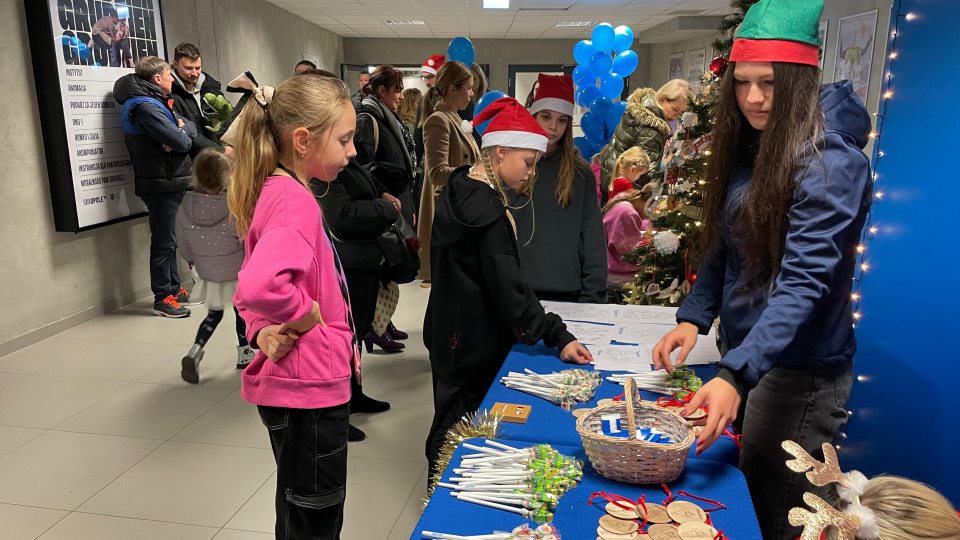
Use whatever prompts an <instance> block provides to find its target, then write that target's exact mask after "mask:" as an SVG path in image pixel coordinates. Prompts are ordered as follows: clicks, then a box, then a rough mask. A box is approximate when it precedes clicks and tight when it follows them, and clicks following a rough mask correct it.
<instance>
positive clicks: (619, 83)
mask: <svg viewBox="0 0 960 540" xmlns="http://www.w3.org/2000/svg"><path fill="white" fill-rule="evenodd" d="M600 93H601V94H603V95H604V96H605V97H606V98H607V99H610V100H611V101H612V100H614V99H620V94H622V93H623V77H621V76H620V75H618V74H617V73H607V74H606V75H603V76H601V77H600Z"/></svg>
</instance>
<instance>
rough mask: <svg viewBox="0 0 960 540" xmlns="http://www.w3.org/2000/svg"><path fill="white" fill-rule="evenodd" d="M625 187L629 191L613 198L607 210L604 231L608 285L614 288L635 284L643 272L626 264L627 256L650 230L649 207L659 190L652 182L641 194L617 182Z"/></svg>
mask: <svg viewBox="0 0 960 540" xmlns="http://www.w3.org/2000/svg"><path fill="white" fill-rule="evenodd" d="M621 183H622V184H623V186H622V187H625V188H626V189H624V190H623V191H620V192H619V193H617V194H616V195H611V197H610V202H608V203H607V204H606V206H604V207H603V230H604V232H606V234H607V270H608V273H607V285H608V286H610V287H622V286H624V285H626V284H627V283H631V282H633V281H634V278H635V276H636V275H637V272H639V271H640V270H642V267H641V266H640V265H636V264H630V263H628V262H626V261H624V260H623V256H624V255H625V254H626V253H628V252H629V251H630V250H632V249H633V248H635V247H637V245H638V244H639V243H640V241H641V240H643V238H644V232H645V231H646V230H647V229H648V228H649V227H650V218H649V217H648V216H647V204H648V203H649V202H650V199H651V197H652V196H653V191H654V189H655V188H656V186H657V185H656V183H654V182H650V183H648V184H647V185H645V186H643V189H639V190H637V189H632V187H633V186H632V185H631V184H630V183H628V182H626V181H624V180H621V179H618V180H617V181H616V182H615V184H621ZM615 187H621V186H615Z"/></svg>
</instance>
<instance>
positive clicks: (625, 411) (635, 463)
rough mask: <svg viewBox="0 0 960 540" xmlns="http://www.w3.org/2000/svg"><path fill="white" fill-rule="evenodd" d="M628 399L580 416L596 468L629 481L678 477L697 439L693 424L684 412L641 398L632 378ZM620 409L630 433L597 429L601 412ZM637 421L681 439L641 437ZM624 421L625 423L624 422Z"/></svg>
mask: <svg viewBox="0 0 960 540" xmlns="http://www.w3.org/2000/svg"><path fill="white" fill-rule="evenodd" d="M624 387H625V389H626V392H625V395H624V398H625V399H624V401H618V402H615V403H613V404H610V405H606V406H604V407H599V408H596V409H594V410H592V411H590V412H588V413H586V414H584V415H583V416H581V417H580V418H579V419H577V431H578V432H579V433H580V438H581V439H582V440H583V449H584V450H586V453H587V457H588V458H590V463H591V464H592V465H593V468H594V469H596V471H597V472H598V473H600V474H602V475H603V476H605V477H607V478H609V479H611V480H616V481H618V482H626V483H628V484H659V483H663V482H670V481H673V480H676V479H677V477H678V476H680V473H682V472H683V468H684V467H685V466H686V464H687V454H688V452H689V451H690V445H692V444H693V441H694V439H695V437H694V434H693V428H691V427H690V425H689V424H688V423H687V421H686V420H684V419H683V418H681V417H680V415H678V414H676V413H674V412H671V411H667V410H665V409H663V408H662V407H659V406H657V405H654V404H652V403H646V402H644V401H642V399H641V398H640V393H639V392H638V391H637V383H636V381H634V380H633V379H632V378H629V379H627V382H626V384H625V385H624ZM613 413H617V414H619V415H620V421H621V422H622V423H624V421H626V422H625V423H626V425H627V426H628V429H629V432H628V433H629V437H628V438H626V439H624V438H622V437H610V436H608V435H602V434H599V433H597V431H599V430H600V428H601V420H600V416H601V415H604V414H613ZM637 424H640V425H641V426H643V427H651V428H656V429H657V430H659V431H661V432H662V433H664V434H666V435H669V436H670V439H671V440H673V441H677V442H675V443H672V444H661V443H651V442H646V441H641V440H637V438H636V433H637ZM621 425H622V424H621Z"/></svg>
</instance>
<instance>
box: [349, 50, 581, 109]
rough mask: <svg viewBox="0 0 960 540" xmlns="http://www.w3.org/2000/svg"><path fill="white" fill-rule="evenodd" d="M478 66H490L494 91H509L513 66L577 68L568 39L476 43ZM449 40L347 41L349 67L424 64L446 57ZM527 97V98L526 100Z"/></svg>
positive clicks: (491, 85)
mask: <svg viewBox="0 0 960 540" xmlns="http://www.w3.org/2000/svg"><path fill="white" fill-rule="evenodd" d="M472 41H473V47H474V49H475V50H476V59H475V62H477V63H478V64H490V88H491V89H493V90H501V91H504V92H506V91H507V81H508V79H509V66H510V65H511V64H576V61H575V60H574V59H573V46H574V45H576V44H577V41H578V40H565V39H545V40H526V39H475V40H472ZM449 44H450V40H449V39H372V38H345V39H344V40H343V62H344V63H346V64H367V63H372V64H416V65H420V64H423V62H424V60H426V59H427V58H429V57H430V56H431V55H434V54H445V53H446V51H447V45H449ZM524 97H526V96H524Z"/></svg>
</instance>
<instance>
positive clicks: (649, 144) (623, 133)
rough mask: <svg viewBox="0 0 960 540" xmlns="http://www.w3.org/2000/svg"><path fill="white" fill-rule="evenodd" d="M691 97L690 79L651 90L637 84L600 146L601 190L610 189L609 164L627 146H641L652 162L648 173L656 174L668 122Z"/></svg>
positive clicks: (677, 115) (655, 175)
mask: <svg viewBox="0 0 960 540" xmlns="http://www.w3.org/2000/svg"><path fill="white" fill-rule="evenodd" d="M692 97H693V91H692V90H691V89H690V83H688V82H687V81H685V80H683V79H673V80H671V81H668V82H667V84H665V85H663V86H661V87H660V90H657V91H656V92H654V91H653V90H652V89H650V88H639V89H637V90H635V91H634V92H633V93H632V94H630V97H629V98H628V99H627V110H626V111H625V112H624V113H623V116H622V117H621V118H620V124H619V125H618V126H617V129H616V130H615V131H614V132H613V137H612V138H611V139H610V144H608V145H607V146H605V147H604V148H603V152H602V159H603V163H602V164H601V166H602V169H601V172H600V184H601V187H602V188H603V191H604V192H606V191H607V190H608V189H610V183H611V182H613V181H614V180H616V178H617V177H616V176H613V174H612V173H613V166H614V163H615V162H616V160H617V157H618V156H620V155H621V154H623V153H624V152H625V151H626V150H627V149H628V148H630V147H631V146H639V147H641V148H643V149H644V150H645V151H646V152H647V155H648V156H649V157H650V162H651V163H653V164H655V165H654V166H653V167H652V168H651V176H652V177H653V179H657V178H659V176H660V158H661V157H662V156H663V147H664V145H665V144H666V143H667V138H668V137H670V124H669V122H671V121H673V120H676V119H677V118H679V117H680V115H681V114H683V112H684V111H686V110H687V102H688V101H689V100H690V98H692Z"/></svg>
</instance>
